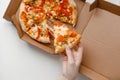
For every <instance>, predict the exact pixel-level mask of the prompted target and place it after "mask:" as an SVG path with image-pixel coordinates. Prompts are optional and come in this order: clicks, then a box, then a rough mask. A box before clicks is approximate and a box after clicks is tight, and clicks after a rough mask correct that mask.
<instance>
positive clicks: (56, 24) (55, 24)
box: [53, 22, 62, 27]
mask: <svg viewBox="0 0 120 80" xmlns="http://www.w3.org/2000/svg"><path fill="white" fill-rule="evenodd" d="M53 26H58V27H60V26H62V24H61V23H60V22H54V23H53Z"/></svg>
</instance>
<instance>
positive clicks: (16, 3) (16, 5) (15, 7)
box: [3, 0, 22, 21]
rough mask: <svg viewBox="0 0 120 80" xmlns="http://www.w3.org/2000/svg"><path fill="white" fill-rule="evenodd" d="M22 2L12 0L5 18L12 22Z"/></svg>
mask: <svg viewBox="0 0 120 80" xmlns="http://www.w3.org/2000/svg"><path fill="white" fill-rule="evenodd" d="M21 1H22V0H11V1H10V3H9V5H8V8H7V10H6V12H5V14H4V16H3V18H4V19H6V20H8V21H11V17H12V16H13V15H14V14H15V13H16V12H17V10H18V8H19V5H20V3H21Z"/></svg>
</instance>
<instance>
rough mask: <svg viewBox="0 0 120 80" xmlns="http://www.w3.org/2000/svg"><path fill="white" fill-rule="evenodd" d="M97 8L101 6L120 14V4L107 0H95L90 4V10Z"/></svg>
mask: <svg viewBox="0 0 120 80" xmlns="http://www.w3.org/2000/svg"><path fill="white" fill-rule="evenodd" d="M95 8H101V9H104V10H107V11H109V12H111V13H113V14H116V15H119V16H120V6H118V5H115V4H112V3H110V2H107V1H105V0H95V1H94V3H92V5H91V6H90V11H91V10H93V9H95Z"/></svg>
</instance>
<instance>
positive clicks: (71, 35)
mask: <svg viewBox="0 0 120 80" xmlns="http://www.w3.org/2000/svg"><path fill="white" fill-rule="evenodd" d="M67 34H68V36H70V37H75V36H77V33H76V32H75V31H73V30H67Z"/></svg>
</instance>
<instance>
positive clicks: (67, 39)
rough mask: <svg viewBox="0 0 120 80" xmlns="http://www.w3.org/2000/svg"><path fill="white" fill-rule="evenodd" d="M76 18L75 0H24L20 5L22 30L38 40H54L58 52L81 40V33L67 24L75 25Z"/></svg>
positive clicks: (50, 41) (42, 41)
mask: <svg viewBox="0 0 120 80" xmlns="http://www.w3.org/2000/svg"><path fill="white" fill-rule="evenodd" d="M76 19H77V10H76V4H75V2H74V0H23V1H22V3H21V5H20V10H19V21H20V24H21V27H22V30H23V31H24V32H25V33H26V34H27V35H29V36H30V37H31V38H32V39H34V40H36V41H38V42H41V43H52V42H53V46H54V48H55V53H56V54H58V53H61V52H63V51H64V50H65V47H66V46H69V47H71V48H72V47H74V46H75V45H76V44H77V43H78V42H79V41H80V38H81V36H80V34H78V33H77V32H76V31H74V30H71V29H69V27H68V26H67V25H66V23H69V24H71V25H73V26H74V25H75V24H76ZM49 23H50V24H49Z"/></svg>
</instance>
